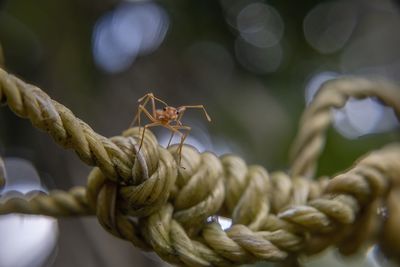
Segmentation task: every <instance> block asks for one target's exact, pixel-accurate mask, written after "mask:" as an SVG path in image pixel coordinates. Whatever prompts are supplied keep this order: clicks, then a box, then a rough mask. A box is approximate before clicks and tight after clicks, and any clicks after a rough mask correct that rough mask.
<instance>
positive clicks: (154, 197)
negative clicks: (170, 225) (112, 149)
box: [87, 128, 177, 239]
mask: <svg viewBox="0 0 400 267" xmlns="http://www.w3.org/2000/svg"><path fill="white" fill-rule="evenodd" d="M141 131H142V129H141V128H131V129H129V130H127V131H125V132H124V133H123V135H122V136H117V137H113V138H111V140H112V142H113V143H114V144H115V145H117V146H118V147H119V149H120V150H121V151H123V152H124V153H125V154H126V155H127V156H128V157H129V158H131V159H132V160H131V163H130V164H129V165H128V166H130V167H131V173H132V175H131V176H130V177H128V178H127V177H117V179H115V177H111V178H110V177H107V176H106V175H105V174H104V173H103V172H102V171H101V169H100V168H97V167H96V168H94V169H93V170H92V171H91V173H90V174H89V177H88V185H87V188H88V191H87V197H88V203H89V205H90V206H91V208H92V209H93V210H94V211H95V213H96V215H97V217H98V219H99V221H100V223H101V224H102V225H103V227H105V228H106V229H107V230H108V231H109V232H111V233H113V234H115V235H117V236H120V237H124V238H127V239H129V238H128V237H127V236H126V235H125V234H124V232H125V231H124V230H123V229H122V230H121V229H120V228H121V227H120V225H124V222H127V221H129V220H135V217H139V218H140V217H146V216H149V215H150V214H152V213H154V212H155V211H157V210H158V209H159V208H160V207H161V206H162V205H164V204H165V203H166V202H167V200H168V197H169V195H170V192H171V190H172V187H173V185H174V184H175V180H176V177H177V171H176V170H177V167H176V162H175V159H174V158H173V157H172V155H171V154H170V153H169V152H168V151H167V150H166V149H164V148H162V147H161V146H159V145H158V143H157V140H156V138H155V137H154V135H153V134H152V133H151V132H150V131H146V134H145V137H144V138H145V139H144V142H143V146H142V148H141V149H140V151H139V147H138V143H139V142H140V138H141V133H142V132H141ZM116 164H118V163H116Z"/></svg>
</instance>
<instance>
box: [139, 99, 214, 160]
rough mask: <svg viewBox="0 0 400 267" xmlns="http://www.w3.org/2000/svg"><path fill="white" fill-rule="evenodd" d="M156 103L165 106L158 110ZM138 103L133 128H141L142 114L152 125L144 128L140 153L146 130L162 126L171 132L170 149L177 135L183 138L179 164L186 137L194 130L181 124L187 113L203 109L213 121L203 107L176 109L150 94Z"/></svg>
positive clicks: (209, 119)
mask: <svg viewBox="0 0 400 267" xmlns="http://www.w3.org/2000/svg"><path fill="white" fill-rule="evenodd" d="M149 101H150V103H151V111H148V110H147V109H146V108H145V107H146V104H147V103H148V102H149ZM156 101H157V102H159V103H161V104H163V105H164V108H163V109H157V108H156ZM138 102H139V107H138V111H137V114H136V116H135V118H134V119H133V121H132V123H131V126H132V125H134V124H135V123H136V122H137V123H138V126H139V127H140V126H141V125H140V119H141V115H142V113H144V114H145V115H146V117H147V118H148V119H149V120H150V123H149V124H146V125H145V126H144V128H143V132H142V137H141V140H140V145H139V149H138V151H140V149H141V148H142V145H143V140H144V134H145V132H146V129H148V128H151V127H155V126H162V127H165V128H167V129H168V130H170V131H171V137H170V138H169V141H168V145H167V147H169V145H170V144H171V141H172V138H173V136H174V135H175V134H176V133H177V134H179V135H180V136H181V142H180V143H179V147H178V154H179V164H180V162H181V153H182V146H183V142H184V141H185V139H186V137H187V136H188V135H189V132H190V130H191V129H192V128H191V127H189V126H187V125H183V124H182V122H181V119H182V117H183V114H184V113H185V111H186V110H187V109H189V108H198V109H202V110H203V111H204V115H205V116H206V118H207V120H208V121H211V118H210V116H209V115H208V113H207V111H206V109H205V108H204V106H203V105H189V106H180V107H177V108H175V107H171V106H169V105H168V104H167V103H166V102H164V101H163V100H161V99H159V98H157V97H155V96H154V94H153V93H148V94H146V95H144V96H143V97H141V98H139V100H138ZM181 131H185V132H184V133H183V132H181Z"/></svg>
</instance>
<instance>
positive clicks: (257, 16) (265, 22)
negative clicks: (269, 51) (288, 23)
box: [237, 3, 284, 48]
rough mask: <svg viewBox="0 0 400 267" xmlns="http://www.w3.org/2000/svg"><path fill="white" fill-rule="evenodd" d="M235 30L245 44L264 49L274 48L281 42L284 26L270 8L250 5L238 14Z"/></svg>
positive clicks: (258, 4)
mask: <svg viewBox="0 0 400 267" xmlns="http://www.w3.org/2000/svg"><path fill="white" fill-rule="evenodd" d="M237 30H238V31H239V33H240V36H241V37H242V38H243V39H244V40H246V42H248V43H250V44H252V45H254V46H256V47H260V48H265V47H271V46H274V45H276V44H277V43H278V42H279V41H280V40H281V38H282V35H283V30H284V24H283V20H282V18H281V16H280V15H279V13H278V12H277V11H276V10H275V8H273V7H272V6H269V5H267V4H264V3H252V4H249V5H247V6H246V7H244V8H243V9H242V10H241V11H240V12H239V14H238V16H237Z"/></svg>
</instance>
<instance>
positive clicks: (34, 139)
mask: <svg viewBox="0 0 400 267" xmlns="http://www.w3.org/2000/svg"><path fill="white" fill-rule="evenodd" d="M399 29H400V4H399V3H398V2H397V1H389V0H381V1H374V0H343V1H340V0H332V1H316V0H305V1H298V2H296V1H295V2H293V1H278V0H270V1H257V0H220V1H212V0H203V1H185V0H175V1H117V0H106V1H94V0H86V1H82V0H79V1H78V0H68V1H67V0H59V1H50V0H38V1H27V0H13V1H4V0H3V1H0V44H1V46H2V48H3V50H4V60H5V67H6V69H7V71H9V72H11V73H14V74H16V75H17V76H19V77H21V78H22V79H24V80H25V81H27V82H31V83H33V84H35V85H38V86H39V87H40V88H42V89H43V90H44V91H46V92H47V93H48V94H49V95H50V96H51V97H52V98H54V99H55V100H57V101H59V102H61V103H62V104H64V105H66V106H67V107H69V108H70V109H71V110H72V111H73V112H74V113H75V114H76V115H77V116H78V117H79V118H81V119H83V120H84V121H86V122H87V123H89V125H91V126H92V127H93V129H94V130H95V131H97V132H99V133H100V134H102V135H105V136H114V135H118V134H119V133H120V132H121V131H122V130H124V129H126V128H127V127H128V126H129V124H130V122H131V121H132V119H133V117H134V115H135V113H136V108H137V99H138V98H139V97H141V96H143V95H144V94H145V93H147V92H153V93H154V94H155V95H156V96H159V97H160V98H161V99H163V100H165V101H166V102H167V103H168V104H170V105H172V106H180V105H188V104H204V105H205V106H206V108H207V110H208V112H209V113H210V115H211V117H212V119H213V121H212V122H211V123H208V122H207V121H206V120H205V118H204V117H203V114H201V112H198V111H190V112H187V113H186V114H185V118H184V120H183V122H184V123H186V124H189V125H191V126H192V127H193V130H192V133H191V135H190V138H189V139H188V141H187V142H188V143H191V144H193V145H195V146H196V147H197V148H198V149H199V150H201V151H204V150H210V151H214V152H215V153H216V154H218V155H221V154H224V153H235V154H238V155H240V156H242V157H243V158H245V159H246V160H247V162H250V163H257V164H261V165H263V166H265V167H266V168H267V169H268V170H269V171H273V170H278V169H280V170H282V169H283V170H285V169H287V168H288V166H289V165H288V149H289V146H290V144H291V141H292V140H293V137H294V136H295V134H296V130H297V126H298V125H297V124H298V120H299V117H300V115H301V112H302V111H303V110H304V108H305V107H306V105H307V104H308V103H309V102H310V101H311V100H312V98H313V95H314V94H315V93H316V91H317V90H318V88H319V86H320V85H321V83H323V82H324V81H327V80H329V79H333V78H336V77H340V76H343V75H365V76H368V77H374V76H377V77H384V78H386V79H389V80H391V81H393V82H397V83H400V75H399V74H400V49H399V47H400V34H399V31H400V30H399ZM333 112H334V115H335V123H334V125H333V127H331V129H330V130H329V132H328V141H327V144H326V149H325V152H324V154H323V156H322V158H321V160H320V166H319V170H318V172H319V174H321V175H332V174H334V173H336V172H338V171H340V170H343V169H345V168H347V167H349V166H350V165H351V163H352V162H353V161H354V160H355V159H356V158H358V157H359V156H360V155H362V154H364V153H365V152H367V151H369V150H371V149H374V148H379V147H380V146H382V145H383V144H385V143H387V142H389V141H393V140H398V137H399V135H398V131H393V130H394V129H395V128H397V127H398V121H397V120H396V118H395V116H394V113H393V110H392V109H391V108H388V107H385V106H383V105H382V104H381V103H380V102H378V101H376V100H375V99H365V100H361V101H360V100H351V101H349V102H348V104H347V105H346V106H345V107H344V108H343V109H340V110H334V111H333ZM0 125H1V127H0V154H1V155H2V156H3V157H5V158H6V164H7V171H8V184H9V185H13V186H14V185H15V184H16V187H18V188H19V190H21V191H24V190H27V188H28V189H29V188H30V189H38V188H39V189H41V190H43V191H47V190H51V189H54V188H60V189H68V188H69V187H71V186H72V185H84V184H85V183H86V176H87V174H88V171H89V170H90V168H89V167H87V166H84V165H83V164H82V163H81V162H80V161H79V159H78V158H77V157H76V156H75V154H74V153H73V152H71V151H64V150H63V149H60V148H59V147H58V146H57V145H56V144H55V143H54V142H53V141H52V140H51V138H49V137H48V136H47V135H46V134H44V133H42V132H39V131H37V130H36V129H33V128H32V126H31V124H30V123H29V122H28V121H25V120H21V119H19V118H17V117H16V116H15V115H14V114H12V113H11V111H10V110H9V109H8V108H3V109H2V110H1V112H0ZM155 132H156V133H157V135H158V137H159V139H160V140H161V142H162V143H166V142H167V139H168V137H167V136H168V132H167V131H166V130H163V129H156V130H155ZM22 170H24V172H22ZM21 173H24V174H25V176H24V177H25V178H18V179H19V180H18V179H17V178H16V177H20V176H21ZM26 174H29V175H26ZM21 179H22V180H21ZM24 179H25V180H24ZM32 179H33V180H32ZM16 180H18V181H17V182H15V181H16ZM13 181H14V182H15V183H14V182H13ZM18 188H17V189H18ZM14 189H15V188H14ZM4 190H7V188H5V189H4ZM38 220H42V222H40V221H38ZM33 223H38V224H40V225H41V228H40V227H39V228H40V229H42V230H43V231H39V230H37V229H39V228H38V227H34V226H32V225H33ZM0 225H1V228H0V247H1V248H2V250H3V248H7V250H4V251H7V252H4V253H6V254H7V255H8V257H5V256H1V255H0V266H2V267H3V266H105V267H106V266H132V264H134V265H135V266H162V263H160V262H157V261H155V260H154V259H155V257H154V256H151V255H150V256H149V255H144V254H143V253H141V252H140V251H139V250H137V249H135V248H134V247H133V246H131V245H130V244H129V243H128V242H124V241H121V240H117V239H115V238H114V237H112V236H111V235H109V234H108V233H106V232H105V231H104V230H103V229H102V228H101V227H100V226H99V225H98V223H97V222H96V220H95V219H92V218H83V219H62V220H58V222H57V221H55V220H52V219H49V218H45V217H40V216H30V217H29V216H16V215H12V216H11V215H10V216H2V217H1V218H0ZM15 225H20V228H18V227H14V228H15V229H14V230H12V229H11V228H10V227H12V226H15ZM23 227H25V228H26V230H25V232H24V234H21V233H22V232H23V231H22V230H21V229H22V228H23ZM29 227H30V228H29ZM12 231H14V232H12ZM6 232H7V233H9V234H8V235H5V233H6ZM11 233H12V234H11ZM27 235H28V236H29V235H31V238H32V240H33V241H32V242H22V243H18V242H20V241H18V240H25V238H27V237H26V236H27ZM24 246H25V247H24ZM29 246H30V247H29ZM24 251H29V252H24ZM377 251H378V249H376V248H375V247H370V248H368V249H367V250H366V252H365V253H364V254H363V255H360V256H359V258H358V260H353V261H351V262H348V261H344V260H343V259H341V258H340V257H339V256H338V255H337V254H336V253H335V251H331V252H329V253H328V254H327V255H324V256H318V257H316V258H315V259H312V260H309V261H307V262H306V266H320V265H321V264H325V266H340V265H343V266H350V264H353V265H352V266H386V265H385V264H386V263H383V262H385V260H384V259H382V258H379V255H378V254H379V252H377ZM4 253H3V254H4ZM26 253H27V254H30V255H34V257H33V258H34V259H35V260H33V259H32V260H28V261H27V262H28V263H24V261H22V260H21V259H22V258H21V257H22V255H27V254H26ZM24 264H25V265H24ZM380 264H382V265H380ZM259 266H267V264H259Z"/></svg>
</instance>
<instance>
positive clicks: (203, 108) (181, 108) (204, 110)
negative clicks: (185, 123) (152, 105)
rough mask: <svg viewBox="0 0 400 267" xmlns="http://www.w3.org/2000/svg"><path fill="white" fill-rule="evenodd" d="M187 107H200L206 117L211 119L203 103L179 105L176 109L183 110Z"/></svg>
mask: <svg viewBox="0 0 400 267" xmlns="http://www.w3.org/2000/svg"><path fill="white" fill-rule="evenodd" d="M188 108H199V109H202V110H203V112H204V115H205V116H206V118H207V120H208V121H211V117H210V115H208V113H207V111H206V109H205V107H204V106H203V105H191V106H181V107H179V108H178V110H179V111H182V112H184V111H185V110H186V109H188Z"/></svg>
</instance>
